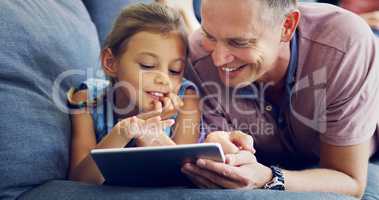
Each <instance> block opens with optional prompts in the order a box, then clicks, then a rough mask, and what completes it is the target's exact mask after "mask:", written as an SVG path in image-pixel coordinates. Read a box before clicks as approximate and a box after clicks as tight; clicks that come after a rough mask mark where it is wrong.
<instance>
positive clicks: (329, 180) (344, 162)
mask: <svg viewBox="0 0 379 200" xmlns="http://www.w3.org/2000/svg"><path fill="white" fill-rule="evenodd" d="M369 157H370V142H366V143H363V144H359V145H354V146H348V147H337V146H333V145H329V144H326V143H324V142H321V144H320V168H318V169H309V170H304V171H287V170H285V171H283V173H284V177H285V187H286V189H287V190H288V191H294V192H297V191H302V192H308V191H319V192H335V193H340V194H346V195H350V196H355V197H357V198H361V197H362V195H363V192H364V189H365V187H366V179H367V167H368V160H369Z"/></svg>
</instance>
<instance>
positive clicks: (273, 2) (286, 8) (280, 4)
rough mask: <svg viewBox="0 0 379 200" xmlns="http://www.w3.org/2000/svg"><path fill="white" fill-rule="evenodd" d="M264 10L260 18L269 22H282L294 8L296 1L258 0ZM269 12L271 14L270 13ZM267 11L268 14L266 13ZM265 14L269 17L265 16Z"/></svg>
mask: <svg viewBox="0 0 379 200" xmlns="http://www.w3.org/2000/svg"><path fill="white" fill-rule="evenodd" d="M259 1H260V2H261V3H262V5H263V6H266V8H268V9H266V10H264V12H263V13H262V17H263V18H264V19H266V20H269V19H271V20H269V21H271V22H274V23H275V21H276V22H278V20H282V19H283V18H284V17H285V16H286V15H287V14H288V13H289V12H291V11H292V10H293V9H295V8H296V5H297V0H259ZM270 10H271V11H272V12H270ZM267 11H269V12H267ZM265 13H267V14H270V15H267V14H266V15H265Z"/></svg>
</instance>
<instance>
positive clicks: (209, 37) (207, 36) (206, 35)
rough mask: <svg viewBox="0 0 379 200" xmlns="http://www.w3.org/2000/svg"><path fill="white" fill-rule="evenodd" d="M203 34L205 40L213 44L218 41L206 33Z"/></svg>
mask: <svg viewBox="0 0 379 200" xmlns="http://www.w3.org/2000/svg"><path fill="white" fill-rule="evenodd" d="M202 33H203V36H204V37H205V38H207V39H208V40H210V41H213V42H214V41H216V39H215V38H214V37H212V36H210V35H208V34H207V33H204V32H202Z"/></svg>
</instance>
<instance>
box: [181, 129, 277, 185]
mask: <svg viewBox="0 0 379 200" xmlns="http://www.w3.org/2000/svg"><path fill="white" fill-rule="evenodd" d="M206 142H212V143H219V144H221V146H222V148H223V150H224V152H225V154H226V155H225V157H226V163H219V162H215V161H211V160H206V159H199V160H197V162H196V163H187V164H185V165H184V166H183V168H182V172H183V173H184V174H186V175H187V176H188V178H189V179H190V180H191V181H192V182H193V183H194V184H195V185H197V186H199V187H200V188H228V189H236V188H251V189H253V188H261V187H263V186H264V185H265V184H266V183H267V182H269V181H270V180H271V179H272V173H271V169H270V168H268V167H266V166H264V165H262V164H260V163H258V162H257V160H256V158H255V156H254V153H255V149H254V147H253V145H254V141H253V138H252V137H251V136H250V135H247V134H245V133H243V132H241V131H233V132H224V131H216V132H212V133H210V134H208V136H207V138H206Z"/></svg>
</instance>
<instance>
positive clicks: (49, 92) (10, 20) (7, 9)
mask: <svg viewBox="0 0 379 200" xmlns="http://www.w3.org/2000/svg"><path fill="white" fill-rule="evenodd" d="M0 8H1V12H0V38H1V39H0V47H1V50H0V111H1V112H0V121H1V123H0V180H1V181H0V199H13V198H14V197H16V196H17V195H19V194H20V193H22V192H23V191H25V190H27V189H29V188H31V187H33V186H36V185H38V184H41V183H43V182H46V181H48V180H51V179H64V178H66V176H67V171H68V162H69V145H70V120H69V116H68V114H66V113H64V112H62V111H61V110H60V109H59V108H58V107H57V106H56V103H55V102H54V101H53V85H54V82H55V81H56V80H57V79H59V77H60V78H63V77H65V76H66V75H67V76H66V78H64V79H62V82H61V84H58V85H59V86H60V87H57V90H56V91H57V92H55V93H56V94H59V95H56V96H57V97H58V98H56V99H57V100H58V101H57V102H60V101H61V103H62V102H63V103H64V101H63V100H64V92H65V91H66V90H67V89H68V88H69V87H70V86H75V85H78V84H79V83H80V82H81V81H82V80H84V79H86V78H87V77H86V76H85V75H84V73H85V72H86V70H85V69H87V68H91V67H95V66H96V65H98V55H99V44H98V37H97V32H96V29H95V26H94V25H93V23H92V21H91V20H90V17H89V15H88V12H87V10H86V8H85V7H84V5H83V4H82V2H81V1H77V0H65V1H40V0H28V1H22V0H12V1H11V0H2V1H0ZM73 69H76V70H81V71H68V70H73ZM63 72H66V73H64V74H62V75H63V76H59V75H60V74H61V73H63ZM79 72H80V73H82V74H83V75H78V73H79ZM70 74H71V75H70ZM72 74H77V75H72Z"/></svg>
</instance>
